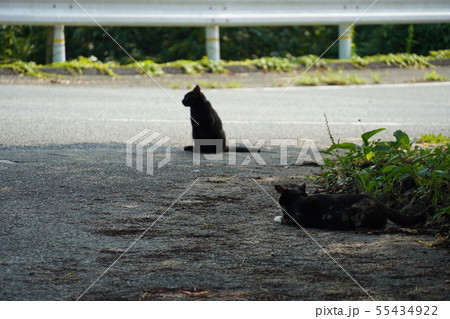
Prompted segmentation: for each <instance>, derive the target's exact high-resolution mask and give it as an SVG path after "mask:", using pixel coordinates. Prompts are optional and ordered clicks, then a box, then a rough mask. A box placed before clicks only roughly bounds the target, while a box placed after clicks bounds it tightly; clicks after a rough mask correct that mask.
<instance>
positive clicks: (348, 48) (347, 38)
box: [339, 24, 352, 59]
mask: <svg viewBox="0 0 450 319" xmlns="http://www.w3.org/2000/svg"><path fill="white" fill-rule="evenodd" d="M339 36H341V37H340V38H339V59H350V57H351V56H352V27H351V25H349V24H340V25H339Z"/></svg>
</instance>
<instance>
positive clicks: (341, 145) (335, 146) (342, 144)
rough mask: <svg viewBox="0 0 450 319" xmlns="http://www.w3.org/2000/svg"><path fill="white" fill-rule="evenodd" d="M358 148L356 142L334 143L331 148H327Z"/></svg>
mask: <svg viewBox="0 0 450 319" xmlns="http://www.w3.org/2000/svg"><path fill="white" fill-rule="evenodd" d="M357 148H358V146H357V145H356V144H353V143H340V144H334V145H331V146H330V148H329V149H327V152H329V151H332V150H334V149H341V150H353V151H355V150H356V149H357Z"/></svg>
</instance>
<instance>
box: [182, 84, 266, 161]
mask: <svg viewBox="0 0 450 319" xmlns="http://www.w3.org/2000/svg"><path fill="white" fill-rule="evenodd" d="M182 103H183V105H184V106H187V107H190V108H191V125H192V137H193V139H194V146H195V144H196V140H215V141H216V143H217V144H218V145H216V144H214V145H200V153H219V152H220V151H222V152H228V151H235V152H249V151H250V150H249V149H247V148H246V147H236V149H233V150H231V149H229V148H228V146H227V145H226V137H225V131H224V130H223V126H222V121H221V120H220V117H219V115H218V114H217V112H216V111H215V110H214V109H213V107H212V105H211V103H210V102H209V101H208V100H207V99H206V97H205V95H204V94H203V93H202V92H201V89H200V87H199V86H198V85H197V86H196V87H195V88H194V89H193V90H192V91H190V92H188V93H187V94H186V95H185V96H184V99H183V101H182ZM194 146H186V147H185V148H184V150H185V151H190V152H192V151H194ZM217 146H219V147H217ZM257 151H258V152H259V150H257Z"/></svg>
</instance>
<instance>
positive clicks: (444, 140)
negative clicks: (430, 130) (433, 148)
mask: <svg viewBox="0 0 450 319" xmlns="http://www.w3.org/2000/svg"><path fill="white" fill-rule="evenodd" d="M416 142H418V143H434V144H450V137H448V136H445V135H442V134H438V135H436V134H424V135H422V136H420V137H419V138H418V139H417V140H416Z"/></svg>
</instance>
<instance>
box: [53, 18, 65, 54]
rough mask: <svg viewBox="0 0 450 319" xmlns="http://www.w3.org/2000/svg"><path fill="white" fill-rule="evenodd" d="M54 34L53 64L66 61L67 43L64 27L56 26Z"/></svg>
mask: <svg viewBox="0 0 450 319" xmlns="http://www.w3.org/2000/svg"><path fill="white" fill-rule="evenodd" d="M54 30H55V31H54V32H53V62H64V61H66V43H65V41H66V40H65V39H64V26H63V25H62V24H58V25H55V28H54Z"/></svg>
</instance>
